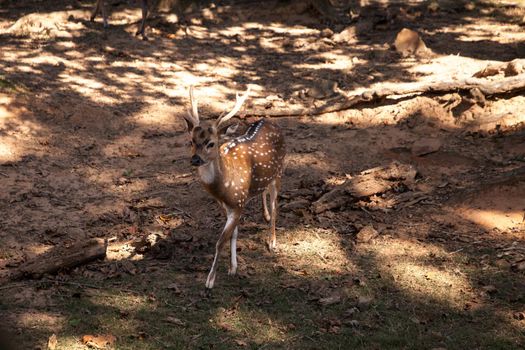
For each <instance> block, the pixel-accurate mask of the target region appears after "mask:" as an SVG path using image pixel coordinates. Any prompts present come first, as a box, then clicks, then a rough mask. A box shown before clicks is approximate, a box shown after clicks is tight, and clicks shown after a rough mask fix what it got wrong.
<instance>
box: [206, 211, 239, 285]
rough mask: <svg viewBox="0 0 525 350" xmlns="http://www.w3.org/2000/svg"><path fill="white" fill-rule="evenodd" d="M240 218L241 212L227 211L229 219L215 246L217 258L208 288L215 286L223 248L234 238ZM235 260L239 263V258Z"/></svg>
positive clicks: (212, 266) (214, 259)
mask: <svg viewBox="0 0 525 350" xmlns="http://www.w3.org/2000/svg"><path fill="white" fill-rule="evenodd" d="M239 216H240V211H237V210H229V209H227V217H228V218H227V220H226V225H224V229H223V230H222V233H221V235H220V236H219V240H218V241H217V244H216V245H215V257H214V258H213V264H212V265H211V269H210V273H209V274H208V278H207V279H206V288H210V289H211V288H213V285H214V283H215V276H216V274H217V266H218V262H219V255H220V253H221V250H222V248H223V247H224V244H225V243H226V242H227V241H228V239H230V238H231V237H232V234H233V232H234V231H235V229H236V228H237V224H238V223H239ZM235 245H236V244H235ZM232 260H233V258H232ZM235 260H236V261H235V262H236V263H237V257H235Z"/></svg>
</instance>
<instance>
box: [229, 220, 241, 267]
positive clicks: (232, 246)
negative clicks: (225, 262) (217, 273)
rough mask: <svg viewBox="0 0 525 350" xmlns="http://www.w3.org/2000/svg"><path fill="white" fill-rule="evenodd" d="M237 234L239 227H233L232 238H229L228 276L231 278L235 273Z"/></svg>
mask: <svg viewBox="0 0 525 350" xmlns="http://www.w3.org/2000/svg"><path fill="white" fill-rule="evenodd" d="M238 234H239V227H238V226H235V230H233V234H232V237H231V238H230V269H229V270H228V275H230V276H233V275H235V274H236V273H237V235H238Z"/></svg>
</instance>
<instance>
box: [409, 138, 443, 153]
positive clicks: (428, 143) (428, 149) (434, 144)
mask: <svg viewBox="0 0 525 350" xmlns="http://www.w3.org/2000/svg"><path fill="white" fill-rule="evenodd" d="M441 146H442V142H441V140H439V139H436V138H426V139H420V140H418V141H416V142H414V144H413V145H412V154H413V155H415V156H418V157H421V156H424V155H427V154H430V153H434V152H437V151H439V149H440V148H441Z"/></svg>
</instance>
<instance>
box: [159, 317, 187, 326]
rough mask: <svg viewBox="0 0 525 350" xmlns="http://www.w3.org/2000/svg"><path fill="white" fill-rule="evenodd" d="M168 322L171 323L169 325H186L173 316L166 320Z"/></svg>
mask: <svg viewBox="0 0 525 350" xmlns="http://www.w3.org/2000/svg"><path fill="white" fill-rule="evenodd" d="M164 321H166V322H169V323H173V324H175V325H177V326H185V325H186V324H185V323H184V322H183V321H182V320H181V319H179V318H177V317H173V316H168V317H166V319H165V320H164Z"/></svg>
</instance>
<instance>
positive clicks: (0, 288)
mask: <svg viewBox="0 0 525 350" xmlns="http://www.w3.org/2000/svg"><path fill="white" fill-rule="evenodd" d="M26 283H27V282H17V283H11V284H7V285H5V286H1V287H0V290H4V289H11V288H17V287H21V286H23V285H24V284H26Z"/></svg>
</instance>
